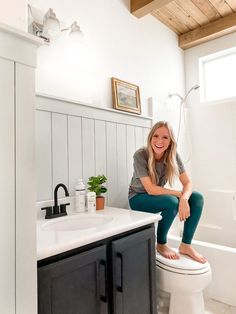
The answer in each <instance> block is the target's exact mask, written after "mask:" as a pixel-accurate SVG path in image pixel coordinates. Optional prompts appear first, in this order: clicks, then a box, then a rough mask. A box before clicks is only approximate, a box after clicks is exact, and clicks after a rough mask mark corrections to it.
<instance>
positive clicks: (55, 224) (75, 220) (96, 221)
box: [42, 214, 113, 231]
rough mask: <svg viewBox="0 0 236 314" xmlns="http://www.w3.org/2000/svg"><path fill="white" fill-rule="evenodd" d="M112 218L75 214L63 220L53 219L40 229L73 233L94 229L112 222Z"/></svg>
mask: <svg viewBox="0 0 236 314" xmlns="http://www.w3.org/2000/svg"><path fill="white" fill-rule="evenodd" d="M112 220H113V218H112V217H110V216H106V215H101V214H77V215H71V216H67V217H63V218H54V219H53V221H49V222H45V223H44V224H43V225H42V229H43V230H45V231H48V230H53V231H75V230H83V229H89V228H96V227H99V226H102V225H105V224H107V223H109V222H110V221H112Z"/></svg>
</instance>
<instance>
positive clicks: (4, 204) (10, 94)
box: [0, 57, 33, 314]
mask: <svg viewBox="0 0 236 314" xmlns="http://www.w3.org/2000/svg"><path fill="white" fill-rule="evenodd" d="M0 86H1V88H0V112H1V114H0V174H1V176H0V191H1V193H0V194H1V220H0V251H1V258H0V278H1V281H0V313H7V314H14V313H15V306H16V304H15V296H16V290H15V288H16V282H15V276H16V273H15V270H16V262H15V257H16V256H15V252H16V243H15V240H16V234H15V223H16V222H15V211H16V208H15V198H14V197H15V193H16V191H15V134H14V133H15V126H14V122H15V113H14V96H15V94H14V62H12V61H9V60H6V59H2V58H1V57H0ZM32 210H33V209H32Z"/></svg>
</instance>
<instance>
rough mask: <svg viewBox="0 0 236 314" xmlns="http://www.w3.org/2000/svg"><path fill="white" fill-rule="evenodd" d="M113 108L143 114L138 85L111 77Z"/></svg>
mask: <svg viewBox="0 0 236 314" xmlns="http://www.w3.org/2000/svg"><path fill="white" fill-rule="evenodd" d="M111 84H112V99H113V108H115V109H117V110H122V111H126V112H130V113H135V114H141V104H140V93H139V87H138V86H137V85H134V84H131V83H128V82H125V81H122V80H120V79H117V78H115V77H112V78H111Z"/></svg>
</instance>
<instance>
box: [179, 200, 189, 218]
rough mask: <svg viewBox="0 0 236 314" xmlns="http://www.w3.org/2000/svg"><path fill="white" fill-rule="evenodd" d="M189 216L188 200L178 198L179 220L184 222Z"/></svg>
mask: <svg viewBox="0 0 236 314" xmlns="http://www.w3.org/2000/svg"><path fill="white" fill-rule="evenodd" d="M189 216H190V207H189V204H188V200H187V199H185V198H183V197H180V199H179V220H180V221H185V220H186V219H187V218H188V217H189Z"/></svg>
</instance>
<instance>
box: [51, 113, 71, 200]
mask: <svg viewBox="0 0 236 314" xmlns="http://www.w3.org/2000/svg"><path fill="white" fill-rule="evenodd" d="M52 161H53V162H52V164H53V166H52V167H53V190H54V188H55V186H56V185H57V184H58V183H64V184H65V185H66V186H67V187H68V145H67V116H66V115H62V114H58V113H53V114H52ZM58 195H59V196H60V197H62V196H64V195H65V194H64V191H62V189H59V194H58Z"/></svg>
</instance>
